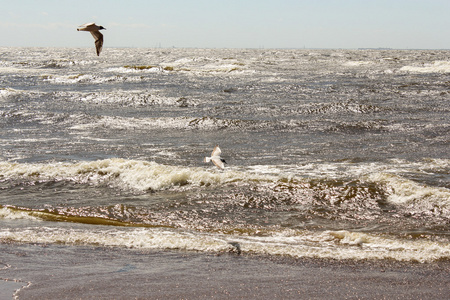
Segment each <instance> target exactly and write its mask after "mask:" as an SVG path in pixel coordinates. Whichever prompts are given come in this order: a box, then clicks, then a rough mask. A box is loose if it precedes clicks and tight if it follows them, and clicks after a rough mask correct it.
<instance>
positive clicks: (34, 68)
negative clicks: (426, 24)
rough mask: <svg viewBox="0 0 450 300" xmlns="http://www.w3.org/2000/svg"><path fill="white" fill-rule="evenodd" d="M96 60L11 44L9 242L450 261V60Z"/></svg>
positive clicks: (135, 53) (0, 86)
mask: <svg viewBox="0 0 450 300" xmlns="http://www.w3.org/2000/svg"><path fill="white" fill-rule="evenodd" d="M94 52H95V51H94V50H93V49H53V48H1V51H0V116H1V118H0V127H1V134H0V136H1V139H0V149H1V153H0V243H10V244H11V245H14V244H17V245H20V244H21V243H43V244H63V245H74V246H75V247H76V246H77V245H79V246H80V247H84V246H86V245H88V246H89V245H94V246H98V247H106V248H108V247H123V248H127V247H132V248H142V249H162V250H164V249H179V250H193V251H200V252H203V251H204V252H207V253H222V252H228V251H234V252H240V253H244V254H256V255H283V256H288V257H294V258H298V257H310V258H334V259H355V260H360V259H376V260H384V259H393V260H399V261H419V262H430V261H437V260H448V259H449V258H450V229H449V225H450V180H449V179H450V175H449V174H450V158H449V141H450V134H449V132H450V131H449V129H450V117H449V113H450V101H449V100H450V61H449V52H448V51H406V50H404V51H397V50H383V51H382V50H379V51H378V50H306V49H302V50H265V49H254V50H252V49H244V50H242V49H240V50H237V49H111V48H110V49H105V51H104V52H103V53H102V54H101V56H100V57H97V56H96V55H95V53H94ZM217 144H218V145H220V148H221V149H222V157H223V158H224V159H225V160H226V161H227V163H228V164H227V165H226V167H225V169H224V170H219V169H218V168H216V167H215V166H214V165H212V164H205V163H203V158H204V157H205V156H209V155H210V154H211V151H212V149H213V148H214V146H215V145H217Z"/></svg>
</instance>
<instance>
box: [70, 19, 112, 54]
mask: <svg viewBox="0 0 450 300" xmlns="http://www.w3.org/2000/svg"><path fill="white" fill-rule="evenodd" d="M78 27H80V28H78V29H77V31H89V32H90V33H91V34H92V36H93V37H94V39H95V48H96V49H97V56H99V55H100V52H102V48H103V34H101V33H100V31H99V30H102V29H106V28H104V27H103V26H98V25H95V23H87V24H83V25H80V26H78Z"/></svg>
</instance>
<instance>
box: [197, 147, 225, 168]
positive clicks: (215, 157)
mask: <svg viewBox="0 0 450 300" xmlns="http://www.w3.org/2000/svg"><path fill="white" fill-rule="evenodd" d="M220 153H222V151H221V150H220V148H219V145H217V146H216V147H214V150H213V152H212V153H211V157H205V159H204V160H203V161H204V162H205V163H209V162H210V161H212V162H213V163H214V164H215V165H216V166H217V167H218V168H219V169H223V168H225V165H224V163H225V164H226V163H227V162H226V161H225V159H223V158H221V157H220Z"/></svg>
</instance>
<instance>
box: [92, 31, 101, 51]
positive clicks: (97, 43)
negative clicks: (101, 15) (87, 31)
mask: <svg viewBox="0 0 450 300" xmlns="http://www.w3.org/2000/svg"><path fill="white" fill-rule="evenodd" d="M91 34H92V36H93V37H94V39H95V48H96V49H97V56H99V55H100V52H102V49H103V34H101V33H100V31H91Z"/></svg>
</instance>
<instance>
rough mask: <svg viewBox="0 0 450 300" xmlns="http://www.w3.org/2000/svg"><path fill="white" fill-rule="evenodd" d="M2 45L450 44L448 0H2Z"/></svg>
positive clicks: (443, 46)
mask: <svg viewBox="0 0 450 300" xmlns="http://www.w3.org/2000/svg"><path fill="white" fill-rule="evenodd" d="M0 8H1V9H0V46H7V47H93V38H92V37H91V35H90V34H89V33H87V32H77V31H76V28H77V27H78V26H79V25H81V24H84V23H90V22H96V24H99V25H102V26H104V27H105V28H106V29H107V30H105V31H102V32H103V34H104V39H105V42H104V47H150V48H152V47H163V48H165V47H177V48H183V47H189V48H330V49H342V48H344V49H355V48H394V49H450V17H449V15H450V0H127V1H123V0H109V1H106V0H15V1H12V0H0Z"/></svg>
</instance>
